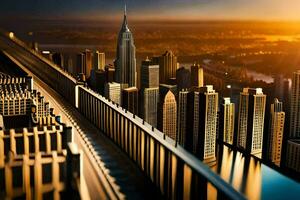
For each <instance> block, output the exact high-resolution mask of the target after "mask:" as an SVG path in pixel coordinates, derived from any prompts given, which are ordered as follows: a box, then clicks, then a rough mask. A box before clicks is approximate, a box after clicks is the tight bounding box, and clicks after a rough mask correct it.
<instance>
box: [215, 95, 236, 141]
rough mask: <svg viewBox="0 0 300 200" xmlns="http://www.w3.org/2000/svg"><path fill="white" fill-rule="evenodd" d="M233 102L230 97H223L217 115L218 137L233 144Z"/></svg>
mask: <svg viewBox="0 0 300 200" xmlns="http://www.w3.org/2000/svg"><path fill="white" fill-rule="evenodd" d="M234 120H235V104H234V103H232V102H231V101H230V98H228V97H227V98H223V103H222V104H221V108H220V115H219V133H220V135H219V139H220V140H222V141H223V142H225V143H228V144H231V145H232V144H233V138H234Z"/></svg>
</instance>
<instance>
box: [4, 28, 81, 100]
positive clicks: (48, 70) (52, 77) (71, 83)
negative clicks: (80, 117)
mask: <svg viewBox="0 0 300 200" xmlns="http://www.w3.org/2000/svg"><path fill="white" fill-rule="evenodd" d="M0 33H1V34H2V35H4V36H5V37H7V38H9V39H10V40H11V41H13V42H14V43H15V44H16V45H18V46H19V47H21V48H23V49H24V50H25V51H24V55H19V56H21V57H22V59H24V60H26V59H28V57H35V58H37V59H38V60H39V63H38V64H35V63H33V64H31V65H30V66H25V67H27V68H28V69H29V70H30V71H31V72H33V73H34V74H35V75H37V76H38V77H39V78H41V79H42V80H43V81H44V82H45V83H46V84H48V85H49V86H51V87H52V88H53V89H54V90H56V91H57V92H58V93H60V94H61V95H62V96H64V97H65V98H66V99H67V100H68V101H69V102H70V103H71V104H72V105H75V86H76V85H77V80H76V79H75V78H74V77H73V76H72V75H71V74H69V73H67V72H66V71H64V70H63V69H61V68H60V67H59V66H57V65H56V64H54V63H53V62H52V61H50V60H48V59H47V58H45V57H44V56H43V55H42V54H40V53H39V52H37V51H35V50H33V49H31V48H30V47H29V46H28V45H27V44H26V43H24V42H23V41H21V40H20V39H18V38H17V37H16V36H15V35H13V36H10V33H8V32H5V31H3V30H0ZM38 66H42V67H38Z"/></svg>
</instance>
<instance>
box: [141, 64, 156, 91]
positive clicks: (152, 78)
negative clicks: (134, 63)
mask: <svg viewBox="0 0 300 200" xmlns="http://www.w3.org/2000/svg"><path fill="white" fill-rule="evenodd" d="M157 87H159V65H153V64H152V63H151V61H150V60H149V59H146V60H145V61H143V62H142V67H141V89H144V88H157Z"/></svg>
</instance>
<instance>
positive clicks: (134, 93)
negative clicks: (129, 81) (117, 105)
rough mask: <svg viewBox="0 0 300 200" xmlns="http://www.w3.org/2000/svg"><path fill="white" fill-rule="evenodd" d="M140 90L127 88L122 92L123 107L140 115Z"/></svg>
mask: <svg viewBox="0 0 300 200" xmlns="http://www.w3.org/2000/svg"><path fill="white" fill-rule="evenodd" d="M138 102H139V100H138V89H137V88H136V87H131V88H126V89H124V90H123V91H122V107H123V108H125V109H127V110H128V111H129V112H131V113H133V114H135V115H137V114H138Z"/></svg>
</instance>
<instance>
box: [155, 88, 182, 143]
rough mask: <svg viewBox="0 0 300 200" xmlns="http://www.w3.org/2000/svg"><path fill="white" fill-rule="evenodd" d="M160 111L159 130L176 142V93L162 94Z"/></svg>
mask: <svg viewBox="0 0 300 200" xmlns="http://www.w3.org/2000/svg"><path fill="white" fill-rule="evenodd" d="M159 107H160V108H161V109H158V111H159V112H158V129H159V130H161V131H162V132H163V133H164V134H166V135H167V136H169V137H170V138H172V139H173V140H176V120H177V103H176V98H175V95H174V93H173V92H172V91H171V90H168V92H167V93H165V92H162V94H161V96H160V103H159Z"/></svg>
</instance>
